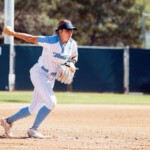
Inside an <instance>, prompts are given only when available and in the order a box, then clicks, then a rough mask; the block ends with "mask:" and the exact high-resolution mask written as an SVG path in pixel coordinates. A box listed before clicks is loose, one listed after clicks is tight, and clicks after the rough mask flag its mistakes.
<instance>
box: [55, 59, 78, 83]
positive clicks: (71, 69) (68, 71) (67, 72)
mask: <svg viewBox="0 0 150 150" xmlns="http://www.w3.org/2000/svg"><path fill="white" fill-rule="evenodd" d="M77 69H78V68H76V67H75V65H74V63H72V62H67V63H65V64H63V65H60V66H59V70H58V72H57V74H56V79H57V80H58V81H60V82H61V83H64V84H70V83H71V82H72V81H73V77H74V74H75V72H76V70H77Z"/></svg>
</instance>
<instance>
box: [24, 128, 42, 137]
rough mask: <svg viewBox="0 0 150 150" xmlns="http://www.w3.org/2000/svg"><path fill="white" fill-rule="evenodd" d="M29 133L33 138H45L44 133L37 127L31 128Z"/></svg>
mask: <svg viewBox="0 0 150 150" xmlns="http://www.w3.org/2000/svg"><path fill="white" fill-rule="evenodd" d="M27 134H28V136H29V137H32V138H37V139H43V138H44V135H42V134H41V133H39V132H38V131H37V129H32V128H30V129H29V130H28V132H27Z"/></svg>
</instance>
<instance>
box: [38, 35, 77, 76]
mask: <svg viewBox="0 0 150 150" xmlns="http://www.w3.org/2000/svg"><path fill="white" fill-rule="evenodd" d="M38 44H39V45H40V46H42V47H43V52H42V55H41V56H40V58H39V60H38V62H39V65H40V66H41V67H43V68H45V69H46V70H48V72H49V73H50V74H51V75H55V74H56V72H57V69H58V65H59V64H64V63H65V62H66V61H67V60H68V59H70V58H72V57H75V56H78V51H77V44H76V42H75V41H74V40H73V39H70V40H69V41H68V42H67V43H66V45H65V46H63V45H62V43H61V40H60V37H59V35H58V34H57V35H54V36H40V37H39V38H38Z"/></svg>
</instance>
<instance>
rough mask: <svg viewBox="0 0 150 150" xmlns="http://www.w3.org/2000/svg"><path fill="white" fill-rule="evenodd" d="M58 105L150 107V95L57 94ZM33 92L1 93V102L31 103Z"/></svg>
mask: <svg viewBox="0 0 150 150" xmlns="http://www.w3.org/2000/svg"><path fill="white" fill-rule="evenodd" d="M55 94H56V97H57V100H58V104H125V105H150V95H125V94H106V93H104V94H103V93H74V92H73V93H72V92H55ZM32 95H33V92H0V102H1V103H2V102H18V103H30V102H31V99H32Z"/></svg>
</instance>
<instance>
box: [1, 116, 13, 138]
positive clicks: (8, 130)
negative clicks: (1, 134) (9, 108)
mask: <svg viewBox="0 0 150 150" xmlns="http://www.w3.org/2000/svg"><path fill="white" fill-rule="evenodd" d="M0 123H1V126H2V127H3V128H4V130H5V135H6V137H12V136H13V134H12V131H11V128H12V124H9V123H7V120H6V118H4V117H2V119H0Z"/></svg>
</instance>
